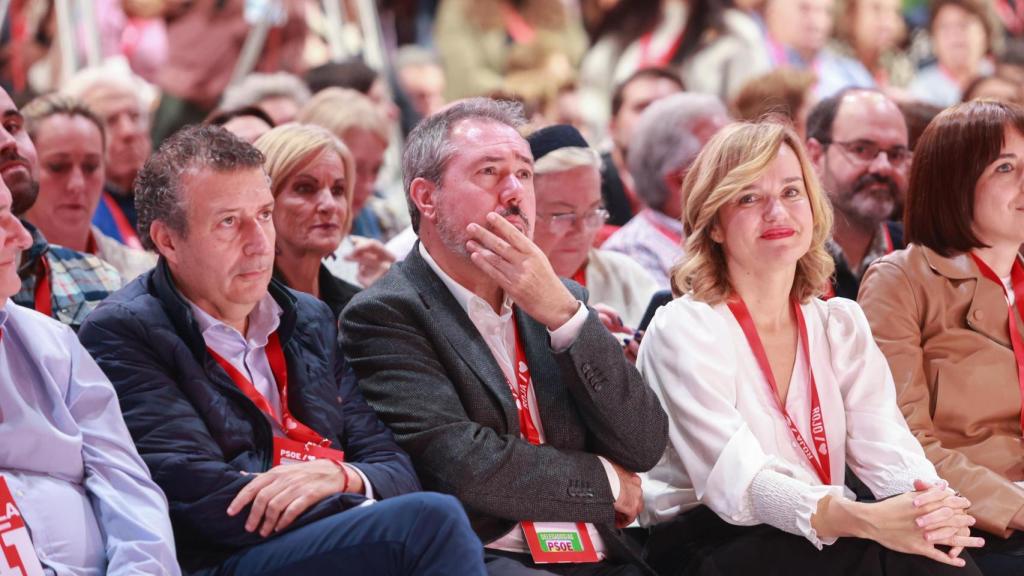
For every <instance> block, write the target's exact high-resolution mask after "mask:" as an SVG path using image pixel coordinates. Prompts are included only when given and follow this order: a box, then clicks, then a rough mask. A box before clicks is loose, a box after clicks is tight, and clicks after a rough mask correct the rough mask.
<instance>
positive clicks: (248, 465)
mask: <svg viewBox="0 0 1024 576" xmlns="http://www.w3.org/2000/svg"><path fill="white" fill-rule="evenodd" d="M161 330H167V329H166V328H164V327H160V326H157V327H156V328H154V329H153V330H150V328H148V327H147V325H146V323H145V322H143V321H142V320H141V319H140V318H138V317H137V316H136V315H135V314H134V313H132V311H130V310H128V309H127V308H125V307H123V306H121V305H119V304H107V305H104V306H100V307H99V308H97V309H96V310H95V311H93V312H92V313H91V314H90V316H89V318H88V320H87V321H86V323H85V324H84V325H83V327H82V330H81V331H80V332H79V339H80V340H81V342H82V344H83V345H84V346H85V348H86V349H87V350H88V351H89V353H90V354H92V356H93V358H94V359H95V360H96V363H97V364H98V365H99V366H100V368H101V369H102V370H103V372H104V373H105V374H106V375H107V378H109V379H110V381H111V383H113V384H114V388H115V389H116V390H117V393H118V397H119V399H120V402H121V410H122V413H123V415H124V419H125V422H126V423H127V424H128V430H129V431H130V432H131V435H132V439H133V440H134V441H135V446H136V448H138V450H139V453H140V455H142V458H143V461H145V463H146V465H147V466H148V467H149V470H150V473H151V474H152V476H153V480H154V481H156V483H157V484H158V485H159V486H160V487H161V488H162V489H163V490H164V493H165V494H166V495H167V500H168V503H169V504H170V512H171V519H172V521H173V524H174V527H175V533H176V534H177V535H179V536H182V535H185V534H187V535H188V537H189V539H190V540H193V541H202V542H204V543H206V544H209V545H221V546H234V547H245V546H252V545H255V544H260V543H262V542H265V541H266V539H264V538H262V537H261V536H260V535H259V533H258V532H253V533H250V532H247V531H246V530H245V519H246V517H247V515H248V510H249V508H248V507H247V508H246V509H245V510H243V511H242V512H241V513H239V514H237V515H236V516H234V517H231V516H228V515H227V508H228V504H230V503H231V501H232V500H233V499H234V497H235V496H236V495H237V494H238V492H239V490H241V489H242V487H244V486H245V485H246V484H248V483H249V482H250V481H251V480H252V479H253V477H254V476H252V475H251V474H249V475H246V474H242V472H243V471H245V472H248V473H253V472H264V471H265V468H264V464H263V462H262V461H261V459H260V458H259V457H258V456H257V455H256V454H253V453H252V452H243V453H241V454H239V455H238V456H237V457H236V458H234V459H232V460H227V459H226V457H225V455H224V453H223V452H222V451H221V450H220V448H219V445H218V444H217V442H216V441H215V440H214V438H213V437H212V436H211V434H210V432H209V430H208V429H207V427H206V424H205V423H204V421H203V419H202V417H201V416H200V415H199V414H198V412H197V411H196V410H195V408H194V407H193V406H192V403H191V402H190V401H189V399H188V398H187V397H186V396H185V394H184V393H183V392H182V391H181V389H180V388H179V387H178V384H177V382H176V381H175V380H174V376H175V375H176V374H179V373H180V372H179V368H178V367H177V366H176V365H167V364H165V363H164V361H163V360H162V359H161V358H158V357H157V356H156V355H155V353H154V350H153V346H154V343H167V342H168V340H169V339H172V340H173V344H171V346H173V347H174V348H175V349H173V350H172V351H166V350H165V351H162V353H164V354H173V355H174V357H175V360H176V362H174V364H178V363H179V361H180V363H185V362H194V359H193V357H192V355H191V352H190V351H189V350H188V349H187V348H186V347H185V344H184V343H183V342H182V341H181V339H180V338H178V337H177V335H176V334H171V335H170V336H169V335H168V334H159V333H158V332H159V331H161ZM365 500H366V499H365V498H363V497H362V496H359V495H356V494H339V495H336V496H331V497H328V498H326V499H324V500H321V501H320V502H319V503H318V504H316V505H314V506H312V507H310V509H309V510H307V511H306V512H305V513H303V514H302V515H301V516H299V518H297V519H296V521H295V522H294V523H293V524H292V525H291V526H289V528H288V530H292V529H295V528H298V527H300V526H304V525H305V524H308V523H310V522H312V521H315V520H318V519H320V518H324V517H327V516H330V515H331V514H334V513H337V512H340V511H342V510H345V509H348V508H351V507H353V506H357V505H359V504H361V503H362V502H365Z"/></svg>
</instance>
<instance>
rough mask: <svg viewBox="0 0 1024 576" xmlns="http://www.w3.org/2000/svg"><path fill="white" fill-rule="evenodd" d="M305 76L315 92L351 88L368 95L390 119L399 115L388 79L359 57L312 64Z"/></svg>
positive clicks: (392, 120)
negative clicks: (317, 64)
mask: <svg viewBox="0 0 1024 576" xmlns="http://www.w3.org/2000/svg"><path fill="white" fill-rule="evenodd" d="M303 79H304V80H305V81H306V85H307V86H309V89H310V90H311V91H312V92H313V94H314V95H316V94H318V93H319V92H322V91H323V90H325V89H327V88H348V89H350V90H355V91H356V92H359V93H360V94H362V95H363V96H366V97H367V98H369V99H370V101H371V102H373V105H374V106H375V107H376V108H377V111H378V113H379V114H380V115H381V116H383V117H384V118H387V119H388V122H389V123H391V122H394V121H395V120H396V119H397V118H398V108H397V107H396V106H395V103H394V102H393V101H392V100H391V96H390V95H389V94H388V85H387V81H386V80H385V79H384V78H381V76H380V75H379V74H378V73H377V71H376V70H374V69H373V68H370V67H369V66H367V65H366V64H365V63H364V62H363V61H362V60H360V59H359V58H350V59H348V60H345V61H343V62H327V63H326V64H321V65H320V66H316V67H314V68H310V69H309V70H308V71H306V74H305V76H304V78H303Z"/></svg>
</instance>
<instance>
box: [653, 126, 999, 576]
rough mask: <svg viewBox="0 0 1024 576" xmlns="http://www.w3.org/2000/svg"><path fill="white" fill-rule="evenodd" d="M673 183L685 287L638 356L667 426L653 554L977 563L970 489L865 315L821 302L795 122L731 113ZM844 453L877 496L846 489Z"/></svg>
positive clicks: (675, 563) (714, 568) (793, 565)
mask: <svg viewBox="0 0 1024 576" xmlns="http://www.w3.org/2000/svg"><path fill="white" fill-rule="evenodd" d="M684 186H685V188H686V195H687V198H688V200H687V204H686V231H687V234H688V235H687V241H686V259H685V261H684V262H683V263H682V265H681V266H680V267H679V268H677V269H676V270H675V274H674V277H673V284H674V285H675V286H676V287H677V288H678V290H679V292H682V293H683V294H684V295H683V296H682V297H680V298H678V299H676V300H674V301H672V302H671V303H669V304H667V305H665V306H664V307H662V308H661V309H660V310H659V311H658V313H657V314H656V316H655V317H654V320H653V322H652V323H651V325H650V327H649V328H648V329H647V332H646V335H645V336H644V339H643V343H642V344H641V345H640V355H639V358H638V360H637V366H638V367H639V368H640V371H641V374H643V376H644V378H645V380H646V381H647V382H648V384H650V385H651V387H652V388H654V390H656V391H657V393H658V395H659V398H660V399H661V401H662V403H663V405H664V406H665V409H666V411H667V412H668V413H669V422H670V423H669V427H670V430H671V431H670V434H669V438H670V439H671V443H670V445H669V448H668V451H667V452H666V454H665V457H664V458H662V460H661V462H660V463H659V464H658V466H656V467H655V468H654V469H653V470H651V472H650V473H649V474H648V475H646V477H645V478H644V490H645V492H644V498H645V503H646V506H645V511H644V517H643V519H644V520H645V521H646V522H648V523H652V524H658V525H657V526H655V527H654V533H653V534H652V537H651V539H650V540H649V541H648V547H649V550H650V553H651V555H650V561H651V562H652V565H654V566H655V567H656V568H661V569H662V570H663V573H666V574H679V573H682V574H709V575H710V574H715V575H747V574H766V575H780V576H781V575H789V574H843V575H851V576H852V575H855V574H856V575H861V576H862V575H865V574H879V575H881V574H903V575H910V574H950V575H952V574H960V575H966V574H979V572H978V571H977V568H976V567H975V566H974V565H973V564H972V563H971V562H970V561H969V560H965V559H964V558H961V557H960V554H961V553H962V551H963V549H964V547H968V546H979V545H980V544H981V539H980V538H974V537H971V536H970V528H969V527H970V525H971V524H973V519H972V518H971V516H970V515H968V514H967V512H966V508H967V507H968V506H970V504H971V503H970V502H969V501H968V500H967V499H965V498H961V497H959V496H956V495H955V494H954V492H953V490H951V489H949V488H948V487H947V485H946V483H945V482H943V481H941V480H940V479H939V476H938V475H937V474H936V472H935V468H934V467H933V466H932V464H931V462H929V461H928V459H927V458H926V457H925V454H924V451H923V450H922V449H921V446H920V444H918V443H917V441H916V440H915V439H914V437H913V435H912V434H911V433H910V431H909V430H908V429H907V425H906V423H905V422H904V421H903V417H902V415H901V414H900V412H899V408H898V406H897V404H896V393H895V390H894V387H893V382H892V376H891V374H890V373H889V367H888V365H886V363H885V357H884V356H883V355H882V353H881V352H880V351H879V350H878V347H877V346H876V345H875V343H874V341H873V340H872V339H871V332H870V330H869V329H868V325H867V322H866V321H865V319H864V315H863V313H862V312H861V310H860V308H859V307H858V306H857V304H856V303H854V302H852V301H850V300H846V299H843V298H835V299H833V300H830V301H828V302H824V301H822V300H819V299H818V298H816V296H818V295H820V293H821V290H822V287H823V286H825V284H826V281H827V279H828V276H829V274H830V273H831V272H832V258H831V256H830V255H829V253H828V251H827V250H826V249H825V240H826V238H827V237H828V233H829V230H830V228H831V219H832V214H831V210H830V208H829V205H828V200H827V199H826V198H825V195H824V192H823V191H822V190H821V188H820V186H819V185H818V183H817V179H816V177H815V175H814V168H813V166H812V165H811V162H810V159H809V158H808V156H807V153H806V152H805V151H804V148H803V145H802V144H801V142H800V140H799V137H798V136H797V135H796V133H795V132H793V131H792V129H790V128H788V127H784V126H782V125H781V124H775V123H770V122H767V123H761V124H736V125H733V126H730V127H727V128H725V129H724V130H723V131H722V132H721V133H719V134H718V135H717V136H715V137H714V138H713V139H712V140H711V141H710V142H709V143H708V144H707V146H706V147H705V148H704V151H703V152H701V154H700V156H699V157H698V158H697V160H696V162H695V163H694V165H693V168H692V170H691V171H690V173H689V175H687V178H686V182H685V184H684ZM694 327H700V329H693V328H694ZM847 464H848V465H849V466H850V468H851V469H852V470H853V471H854V472H855V473H856V474H857V476H858V477H860V478H861V479H862V480H863V481H864V483H865V484H866V485H867V486H868V487H869V488H870V489H871V492H872V493H873V494H874V496H875V497H876V498H878V499H879V500H880V501H879V502H876V503H861V502H856V501H853V500H850V499H848V498H847V497H846V496H845V495H844V486H843V480H844V470H845V469H846V466H847ZM809 544H810V545H809ZM939 545H945V546H951V547H952V548H951V549H949V550H948V551H947V550H946V549H944V548H943V549H940V548H937V546H939ZM687 552H689V553H690V556H689V557H687ZM687 561H689V566H688V567H687V566H686V564H685V562H687ZM944 564H948V565H950V566H944ZM953 566H958V567H963V566H970V568H968V569H964V570H959V569H954V568H952V567H953Z"/></svg>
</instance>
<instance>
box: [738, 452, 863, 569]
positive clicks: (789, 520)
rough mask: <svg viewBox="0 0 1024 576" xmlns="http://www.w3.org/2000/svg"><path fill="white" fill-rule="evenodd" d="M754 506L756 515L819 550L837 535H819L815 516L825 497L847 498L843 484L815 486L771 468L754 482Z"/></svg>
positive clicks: (752, 497)
mask: <svg viewBox="0 0 1024 576" xmlns="http://www.w3.org/2000/svg"><path fill="white" fill-rule="evenodd" d="M749 494H750V505H751V508H752V510H753V513H754V516H755V517H756V518H757V519H758V520H760V521H761V522H764V523H765V524H770V525H772V526H774V527H776V528H778V529H779V530H782V531H784V532H789V533H790V534H796V535H797V536H803V537H804V538H807V540H808V541H809V542H810V543H811V544H813V545H814V546H815V547H816V548H817V549H818V550H821V547H822V545H829V544H834V543H835V541H836V540H837V538H826V539H824V540H823V539H821V538H818V531H817V530H815V529H814V528H813V527H811V516H813V515H814V513H815V512H817V511H818V501H819V500H821V499H822V498H824V497H825V496H828V495H831V496H832V497H833V498H843V487H842V486H830V485H829V486H826V485H820V484H819V485H811V484H807V483H806V482H801V481H800V480H796V479H794V478H791V477H789V476H786V475H785V474H782V473H779V472H776V471H774V470H771V469H769V468H765V469H763V470H761V471H760V472H759V473H758V474H757V475H756V476H754V480H753V482H751V483H750V492H749Z"/></svg>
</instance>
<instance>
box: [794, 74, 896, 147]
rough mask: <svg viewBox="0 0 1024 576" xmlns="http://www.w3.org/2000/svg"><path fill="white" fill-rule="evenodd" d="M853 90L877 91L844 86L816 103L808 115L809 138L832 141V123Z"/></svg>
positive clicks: (824, 142) (821, 141)
mask: <svg viewBox="0 0 1024 576" xmlns="http://www.w3.org/2000/svg"><path fill="white" fill-rule="evenodd" d="M853 92H876V93H879V94H881V92H880V91H878V90H875V89H874V88H861V87H858V86H851V87H849V88H843V89H842V90H840V91H839V92H836V93H835V94H833V95H832V96H829V97H828V98H825V99H823V100H821V101H820V102H818V103H817V104H815V105H814V108H812V109H811V112H810V113H809V114H808V115H807V139H808V140H810V139H811V138H814V139H815V140H817V141H818V142H819V143H821V144H831V143H832V125H833V124H835V123H836V116H838V115H839V106H840V105H842V103H843V100H844V99H846V96H847V95H849V94H851V93H853Z"/></svg>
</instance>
